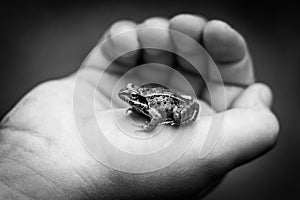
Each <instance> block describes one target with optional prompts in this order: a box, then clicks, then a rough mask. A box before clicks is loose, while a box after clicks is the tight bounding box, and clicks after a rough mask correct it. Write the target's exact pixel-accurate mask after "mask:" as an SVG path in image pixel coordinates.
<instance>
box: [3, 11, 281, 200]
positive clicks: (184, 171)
mask: <svg viewBox="0 0 300 200" xmlns="http://www.w3.org/2000/svg"><path fill="white" fill-rule="evenodd" d="M144 27H146V28H147V27H158V28H159V30H157V31H156V29H145V30H144V31H143V29H139V30H136V28H144ZM168 29H172V30H175V31H179V32H181V33H184V34H186V35H188V36H189V37H191V38H193V39H194V40H197V41H200V40H201V41H202V44H201V45H202V46H203V47H204V48H205V49H206V50H207V51H208V52H209V53H210V55H211V57H212V58H213V59H214V61H215V62H216V64H217V66H218V68H219V70H220V73H221V75H222V77H223V79H224V81H225V87H224V86H223V84H222V83H220V82H218V81H215V80H213V77H214V75H213V74H211V73H210V69H209V66H208V65H205V63H204V64H203V63H202V65H201V66H205V67H204V68H203V71H204V73H205V74H207V76H208V78H207V79H208V80H210V83H209V84H210V86H211V90H210V91H208V90H207V89H206V86H205V84H204V83H203V80H202V79H201V78H199V76H198V75H197V73H195V72H194V71H193V69H191V68H190V67H189V65H188V64H187V63H186V62H185V61H183V60H182V59H181V58H178V57H176V56H174V55H172V54H169V53H167V52H163V51H158V50H153V49H147V50H139V51H134V52H131V53H129V54H126V55H125V56H124V55H122V52H124V51H126V50H128V49H138V48H143V47H145V46H146V47H147V46H148V45H151V44H154V43H155V45H156V46H159V47H160V48H162V49H172V48H173V49H174V50H175V49H176V51H178V52H184V55H188V56H190V57H191V58H192V59H194V60H196V61H199V62H203V60H205V56H204V55H201V54H199V52H197V51H195V47H194V46H193V45H192V44H191V43H189V42H188V41H185V40H180V38H174V37H173V36H172V34H171V32H170V31H169V30H168ZM134 30H136V31H134ZM126 31H130V34H125V36H124V37H123V38H121V39H120V37H119V38H118V37H114V36H115V35H118V34H120V33H122V32H126ZM200 38H201V39H200ZM102 40H106V41H107V42H106V45H104V46H101V45H97V46H96V47H95V48H94V50H93V51H92V52H91V53H90V54H89V56H88V57H87V59H86V60H85V62H84V63H83V65H82V67H81V69H80V71H79V73H77V74H73V75H71V76H68V77H67V78H64V79H61V80H55V81H50V82H46V83H43V84H41V85H39V86H38V87H37V88H35V89H33V90H32V91H31V92H30V93H28V94H27V95H26V96H25V97H24V98H23V99H22V100H21V101H20V102H19V103H18V105H17V106H16V107H15V108H14V109H13V110H12V111H11V112H10V113H9V114H8V115H7V116H6V117H5V118H4V119H3V120H2V123H1V125H2V127H4V128H5V129H7V130H8V131H7V132H9V131H12V130H15V131H17V132H22V133H25V134H5V135H6V137H5V138H7V143H14V144H17V145H19V146H21V147H22V148H21V149H23V150H22V151H21V154H22V155H23V156H24V157H26V159H22V162H25V163H24V165H26V166H28V167H29V168H30V169H31V170H33V171H35V172H36V174H37V177H36V178H37V180H40V179H43V180H45V181H46V182H47V184H48V185H52V186H53V187H52V188H51V189H48V190H52V191H48V192H44V193H35V195H40V196H37V198H38V199H43V198H46V197H47V196H43V195H45V194H46V195H51V197H53V199H54V198H60V199H72V198H81V197H82V198H86V197H88V198H91V199H92V198H96V197H100V198H130V199H134V198H143V197H147V198H156V197H159V196H160V197H162V196H165V197H170V198H171V197H174V196H175V197H178V198H181V197H182V198H184V197H186V196H193V195H196V194H200V195H203V194H205V193H207V192H208V191H209V190H210V189H212V188H213V187H214V186H215V185H216V184H217V183H218V182H219V181H220V180H221V179H222V177H223V176H224V175H225V174H226V172H228V171H229V170H231V169H232V168H234V167H236V166H238V165H240V164H243V163H245V162H247V161H250V160H251V159H253V158H255V157H257V156H259V155H261V154H262V153H264V152H265V151H266V150H267V149H269V148H270V147H272V146H273V145H274V143H275V141H276V137H277V133H278V122H277V120H276V118H275V116H274V115H273V114H272V112H271V111H270V110H269V107H270V104H271V101H272V95H271V91H270V89H269V88H268V87H267V86H266V85H264V84H254V77H253V70H252V64H251V59H250V56H249V54H248V51H247V47H246V44H245V41H244V40H243V38H242V37H241V36H240V35H239V34H238V33H237V32H236V31H235V30H233V29H232V28H231V27H229V26H228V25H227V24H226V23H224V22H221V21H218V20H212V21H209V22H206V21H205V20H204V19H202V18H200V17H198V16H193V15H178V16H176V17H174V18H172V19H171V20H166V19H162V18H151V19H148V20H146V21H144V22H143V23H142V24H140V25H137V24H135V23H134V22H130V21H121V22H117V23H115V24H114V25H113V26H112V27H111V28H110V29H109V30H108V31H107V33H106V34H105V35H104V36H103V38H102ZM121 55H122V56H121ZM120 56H121V57H120ZM116 57H120V58H118V60H117V61H116V62H114V63H112V64H111V63H110V61H111V60H112V58H116ZM141 60H142V62H145V63H151V62H158V63H164V64H166V65H170V66H172V65H174V66H175V64H174V63H176V70H177V71H179V72H182V74H183V75H184V76H185V77H187V79H188V80H189V81H190V83H191V85H192V89H193V90H191V87H189V86H188V85H186V84H184V82H181V81H179V80H178V77H179V76H177V75H176V74H175V72H173V71H172V70H170V69H169V68H166V69H165V68H160V67H159V65H157V66H158V67H157V66H156V65H146V66H144V67H143V68H140V69H139V70H136V71H132V73H129V74H128V75H127V76H123V75H124V74H125V72H127V71H129V70H131V69H133V67H132V66H135V65H136V64H137V63H138V62H141ZM107 65H110V66H109V67H108V68H106V66H107ZM151 66H153V67H151ZM155 66H156V67H155ZM100 74H102V77H101V80H99V75H100ZM132 81H135V82H140V83H143V82H159V83H162V84H164V85H167V86H169V87H171V88H172V89H175V90H178V91H181V92H186V93H191V91H194V92H195V93H196V95H197V97H198V98H199V103H200V105H201V113H200V116H199V117H198V119H197V121H196V122H195V123H193V124H192V125H189V126H186V127H180V131H181V136H180V137H182V139H183V140H184V139H186V138H188V137H190V138H193V140H191V143H188V144H190V146H188V147H189V148H187V149H185V151H184V152H182V156H181V157H178V159H174V160H173V162H170V163H168V164H169V165H160V164H157V163H155V162H157V160H154V161H153V162H152V163H150V160H148V162H144V163H139V162H138V161H136V163H130V162H128V161H126V159H127V158H126V157H118V155H116V154H114V153H111V154H110V152H105V153H106V154H105V156H106V161H107V160H110V161H111V160H114V161H113V162H112V163H116V162H118V161H120V163H121V164H120V165H118V166H119V167H124V169H126V170H124V171H122V170H120V169H119V170H118V169H116V168H118V167H116V168H115V167H114V166H113V165H109V164H108V165H107V163H106V162H104V163H103V162H99V160H98V159H96V158H95V155H91V154H90V152H89V151H88V150H89V145H86V144H85V145H84V144H83V143H82V141H81V139H82V138H80V137H79V135H81V134H87V135H88V134H91V133H92V132H97V131H98V129H94V128H93V127H94V126H95V123H96V122H100V124H98V125H99V126H100V129H101V130H104V132H105V134H106V135H105V136H106V137H108V140H109V141H111V142H112V143H114V144H116V145H119V148H121V149H127V150H128V149H129V150H130V151H135V152H140V153H149V152H150V150H153V149H156V150H157V149H159V148H162V147H163V146H164V145H165V144H166V143H168V142H169V141H170V140H172V139H173V138H174V134H175V132H176V131H177V129H176V130H175V129H174V128H172V127H163V132H161V133H160V134H158V136H157V137H153V138H151V139H150V140H144V139H140V137H131V136H130V135H126V134H124V133H123V132H122V131H120V127H119V126H116V124H115V123H116V119H117V122H120V124H121V126H124V127H121V128H123V129H125V130H127V131H129V132H130V131H131V132H135V130H136V129H137V128H136V127H135V126H133V125H132V121H131V118H130V117H128V116H126V114H125V110H126V109H125V108H123V109H122V107H123V106H124V104H122V102H121V101H120V100H119V99H118V98H117V96H116V94H117V91H118V87H120V86H124V84H126V83H128V82H132ZM246 85H250V86H248V87H245V86H246ZM224 89H225V90H224ZM222 90H224V91H225V94H226V101H224V99H223V98H222V95H223V94H224V93H222ZM211 99H216V100H215V103H214V104H210V100H211ZM112 108H113V109H112ZM74 109H75V111H74ZM112 110H113V111H112ZM112 112H113V114H111V113H112ZM224 114H225V115H224ZM224 116H226V117H225V118H223V117H224ZM74 118H75V120H74ZM218 118H222V123H223V124H222V125H223V129H222V131H221V133H220V134H216V136H218V137H215V138H212V140H213V142H210V143H209V144H207V143H203V139H204V136H205V133H207V132H208V130H209V129H210V125H211V121H212V120H213V119H218ZM95 127H96V126H95ZM78 131H79V132H80V134H78ZM135 134H136V135H134V136H139V134H141V135H145V133H135ZM81 136H82V135H81ZM91 142H93V141H91ZM91 144H94V143H91ZM95 144H97V142H95ZM99 144H102V142H99ZM200 147H201V148H200ZM212 147H214V148H212ZM203 149H204V150H203ZM205 150H206V152H205V153H207V154H205V156H201V155H200V154H201V153H200V154H199V152H201V151H205ZM28 152H30V153H28ZM108 153H109V154H108ZM203 155H204V154H203ZM8 156H10V158H11V159H13V160H16V161H17V162H20V160H19V158H20V157H15V154H13V153H12V154H11V155H8ZM114 156H116V157H114ZM107 157H109V158H108V159H107ZM163 158H164V157H162V159H163ZM100 161H101V160H100ZM159 161H160V160H159ZM137 163H138V164H137ZM110 164H111V163H110ZM156 164H157V165H156ZM148 166H151V167H152V168H151V167H150V168H147V167H148ZM156 166H160V167H161V168H160V169H159V170H157V169H158V168H159V167H158V168H157V169H155V167H156ZM162 166H163V168H162ZM130 169H132V172H147V173H128V172H126V171H130ZM151 169H153V170H151ZM135 170H136V171H135ZM149 171H150V172H149ZM37 182H39V181H37ZM39 183H40V182H39ZM36 187H37V186H36ZM41 189H44V190H46V187H45V188H41ZM26 190H27V191H26V192H30V191H31V190H33V189H30V188H27V189H26ZM175 191H176V192H175Z"/></svg>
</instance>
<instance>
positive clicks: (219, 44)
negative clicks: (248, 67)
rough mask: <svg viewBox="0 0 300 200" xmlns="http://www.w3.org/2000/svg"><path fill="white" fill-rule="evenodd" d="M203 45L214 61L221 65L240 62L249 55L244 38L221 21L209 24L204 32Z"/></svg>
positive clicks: (212, 21) (213, 21)
mask: <svg viewBox="0 0 300 200" xmlns="http://www.w3.org/2000/svg"><path fill="white" fill-rule="evenodd" d="M203 43H204V46H205V48H206V50H207V51H208V52H209V53H210V54H211V56H212V57H213V59H214V60H215V61H216V62H219V63H228V62H236V61H239V60H241V59H243V58H244V57H245V56H246V53H247V47H246V42H245V40H244V38H243V37H242V36H241V35H240V34H239V33H238V32H237V31H235V30H234V29H233V28H231V27H230V26H229V25H228V24H227V23H225V22H223V21H221V20H211V21H209V22H207V24H206V26H205V28H204V31H203Z"/></svg>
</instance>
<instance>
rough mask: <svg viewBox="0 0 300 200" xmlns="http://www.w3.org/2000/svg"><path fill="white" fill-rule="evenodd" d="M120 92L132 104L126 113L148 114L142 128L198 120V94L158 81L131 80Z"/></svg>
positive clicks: (189, 122)
mask: <svg viewBox="0 0 300 200" xmlns="http://www.w3.org/2000/svg"><path fill="white" fill-rule="evenodd" d="M118 96H119V98H120V99H121V100H122V101H124V102H126V103H127V104H129V105H130V106H131V107H130V108H128V109H127V110H126V114H128V113H136V114H139V115H142V116H144V117H146V118H148V121H145V124H143V125H138V126H139V127H140V128H141V129H140V130H141V131H146V132H150V131H152V130H154V129H155V128H156V127H157V126H158V125H171V126H181V125H188V124H191V123H193V122H195V121H196V119H197V117H198V113H199V107H200V106H199V103H198V102H197V100H196V98H193V97H192V96H189V95H184V94H180V93H177V92H175V91H173V90H171V89H169V88H168V87H165V86H163V85H161V84H157V83H147V84H144V85H141V86H138V85H135V84H133V83H128V84H127V85H126V86H125V87H124V88H122V89H120V91H119V93H118Z"/></svg>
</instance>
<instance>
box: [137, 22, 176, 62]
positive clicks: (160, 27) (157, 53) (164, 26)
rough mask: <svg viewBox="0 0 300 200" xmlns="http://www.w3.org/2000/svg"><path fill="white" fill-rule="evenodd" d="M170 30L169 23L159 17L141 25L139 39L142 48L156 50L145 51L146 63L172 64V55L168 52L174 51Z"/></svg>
mask: <svg viewBox="0 0 300 200" xmlns="http://www.w3.org/2000/svg"><path fill="white" fill-rule="evenodd" d="M168 28H169V21H168V20H166V19H164V18H159V17H154V18H150V19H147V20H145V21H144V22H143V23H142V24H140V25H139V30H138V37H139V41H140V42H141V47H143V48H149V47H153V48H154V49H145V50H144V55H143V58H144V60H145V61H146V62H155V63H161V64H165V65H168V66H169V65H171V64H172V60H173V59H172V54H171V53H169V52H166V51H168V50H171V49H173V44H172V42H171V39H170V35H169V31H168ZM158 49H162V50H165V51H162V50H158Z"/></svg>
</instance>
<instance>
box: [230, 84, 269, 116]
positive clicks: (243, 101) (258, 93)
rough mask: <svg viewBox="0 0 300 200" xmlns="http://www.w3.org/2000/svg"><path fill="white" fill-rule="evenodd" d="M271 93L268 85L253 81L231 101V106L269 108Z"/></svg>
mask: <svg viewBox="0 0 300 200" xmlns="http://www.w3.org/2000/svg"><path fill="white" fill-rule="evenodd" d="M272 100H273V94H272V90H271V88H270V87H269V86H267V85H266V84H264V83H255V84H253V85H250V86H248V88H246V89H245V90H244V91H243V92H242V93H241V94H240V95H239V96H238V97H237V98H236V100H235V101H234V102H233V103H232V108H248V109H255V110H257V109H269V108H270V107H271V105H272Z"/></svg>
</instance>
